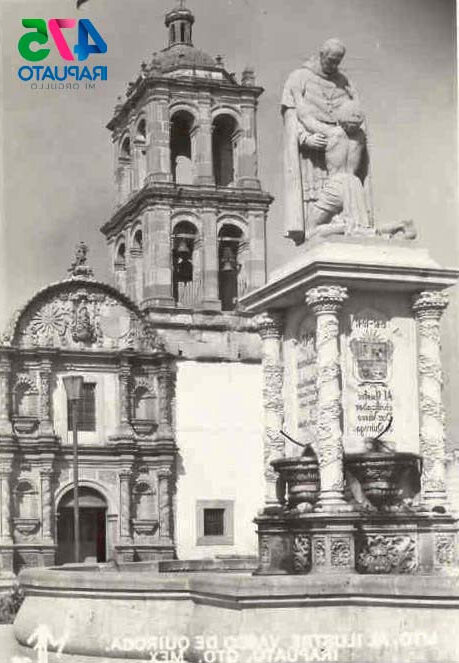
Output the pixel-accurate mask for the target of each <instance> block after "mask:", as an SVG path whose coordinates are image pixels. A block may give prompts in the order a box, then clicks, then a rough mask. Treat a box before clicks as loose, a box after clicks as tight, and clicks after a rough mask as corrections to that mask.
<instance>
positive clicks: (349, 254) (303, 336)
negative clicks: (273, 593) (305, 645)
mask: <svg viewBox="0 0 459 663" xmlns="http://www.w3.org/2000/svg"><path fill="white" fill-rule="evenodd" d="M458 276H459V272H458V271H457V270H454V269H443V268H441V267H440V266H439V265H438V264H437V263H436V262H435V261H434V260H433V259H432V258H431V257H430V256H429V254H428V252H427V251H426V250H425V249H423V248H422V247H420V246H419V245H417V244H416V243H414V242H409V241H407V240H397V239H391V240H388V239H384V238H381V237H352V236H349V237H340V238H337V237H329V238H323V239H318V238H317V239H314V240H311V241H310V242H308V244H307V250H306V251H305V252H303V253H301V255H299V257H298V258H297V259H296V260H293V261H292V262H290V263H288V264H287V265H285V266H284V267H282V268H281V269H278V270H277V271H276V272H274V273H273V274H272V276H271V279H270V280H269V281H268V283H267V284H266V285H265V286H263V287H262V288H259V289H258V290H255V291H253V292H251V293H250V294H248V295H246V296H245V297H243V298H242V300H241V304H242V306H243V307H244V308H245V310H247V311H250V312H252V313H259V314H261V315H260V317H259V321H260V322H259V325H260V334H261V336H262V339H263V362H264V376H265V384H264V394H266V395H267V396H266V398H265V415H266V416H265V422H266V423H265V426H266V430H265V437H264V440H265V449H264V457H265V477H266V482H267V486H268V487H267V490H266V491H265V492H266V495H267V496H269V499H267V501H266V506H267V507H268V506H269V508H266V509H265V511H264V512H263V513H262V514H261V515H260V516H259V517H258V518H257V519H256V522H257V525H258V533H259V539H260V566H259V569H258V573H259V574H288V573H308V572H313V573H320V572H324V573H327V574H330V573H333V572H340V571H343V570H345V571H346V573H350V572H354V571H355V570H356V571H358V572H360V573H434V574H435V573H441V572H443V570H444V569H445V568H446V569H447V568H448V567H449V566H454V564H455V563H456V552H455V548H456V536H457V524H456V521H455V519H454V518H453V517H452V516H451V515H449V506H448V502H447V498H446V475H445V465H446V454H445V442H444V440H445V433H444V417H443V404H442V393H441V383H442V378H441V376H442V366H441V362H440V319H441V316H442V313H443V311H444V309H445V308H446V305H447V298H446V295H445V294H444V292H443V291H444V290H445V288H446V287H448V286H451V285H453V284H454V283H456V281H457V278H458ZM270 321H271V323H270ZM273 366H274V367H275V369H276V375H277V376H278V378H279V379H278V382H279V384H277V386H276V391H277V393H278V394H279V398H278V401H279V402H278V401H276V403H275V405H276V410H275V414H276V419H275V423H276V426H277V429H274V427H273V421H274V420H273V417H272V416H271V411H272V409H273V399H272V398H268V396H269V394H270V393H271V391H270V383H272V374H273ZM280 394H281V396H280ZM281 428H282V429H283V430H284V431H286V432H287V433H288V434H289V435H290V436H291V437H292V438H293V439H294V440H296V441H297V442H299V443H300V444H303V445H304V444H306V443H309V444H310V445H311V446H312V447H313V449H314V451H315V454H316V456H317V461H318V467H319V478H320V487H319V489H318V495H317V499H315V500H311V501H310V504H307V505H306V507H305V509H306V511H307V512H305V513H303V514H301V515H299V514H298V511H297V512H295V511H294V510H292V511H291V512H290V513H289V511H288V509H285V508H284V503H285V496H284V495H283V494H281V493H282V490H280V491H279V490H278V491H277V494H276V496H275V497H274V498H273V489H272V486H273V485H275V482H276V477H275V473H274V472H273V467H274V468H276V467H278V466H279V467H281V466H282V463H281V465H279V461H277V464H276V462H274V463H273V461H276V460H277V459H278V458H279V457H282V456H284V457H287V458H291V459H293V460H294V458H295V457H298V456H299V455H300V454H301V450H300V449H299V448H298V446H297V445H295V444H293V443H291V442H283V443H282V445H281V444H280V441H279V430H278V429H281ZM379 438H381V439H379ZM375 439H377V440H378V442H377V444H379V446H376V447H375V446H374V445H375V444H376V443H375V442H372V440H375ZM372 445H373V447H372ZM346 457H347V459H348V462H347V463H346V465H345V458H346ZM419 457H421V458H422V462H421V463H420V464H419ZM351 461H352V462H351ZM272 463H273V464H272ZM352 463H353V464H352ZM419 467H422V471H419ZM300 469H301V468H300ZM292 471H293V470H292ZM298 471H299V470H298ZM303 474H304V472H303ZM273 475H274V476H273ZM305 477H306V475H305ZM305 477H303V479H302V481H303V482H304V481H305V480H306V479H305ZM306 478H307V477H306ZM281 483H282V481H281ZM300 483H301V481H300ZM276 499H277V504H278V509H277V510H276ZM289 501H290V502H291V496H290V497H289ZM289 506H290V507H292V503H290V504H289ZM293 506H294V505H293ZM292 514H295V515H292Z"/></svg>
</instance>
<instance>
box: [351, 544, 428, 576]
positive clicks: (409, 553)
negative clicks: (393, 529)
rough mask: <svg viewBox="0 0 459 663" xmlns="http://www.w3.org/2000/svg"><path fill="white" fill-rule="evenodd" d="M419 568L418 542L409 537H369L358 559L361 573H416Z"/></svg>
mask: <svg viewBox="0 0 459 663" xmlns="http://www.w3.org/2000/svg"><path fill="white" fill-rule="evenodd" d="M417 566H418V561H417V548H416V541H415V539H414V538H413V537H411V536H409V535H402V536H386V535H383V534H371V535H368V536H367V537H366V540H365V542H364V544H363V546H362V547H361V549H360V553H359V555H358V559H357V568H358V570H359V571H360V572H361V573H415V572H416V569H417Z"/></svg>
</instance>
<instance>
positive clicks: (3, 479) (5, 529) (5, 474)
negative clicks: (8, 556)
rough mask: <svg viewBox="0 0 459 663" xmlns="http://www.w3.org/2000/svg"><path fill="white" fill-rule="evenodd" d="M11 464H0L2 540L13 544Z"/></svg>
mask: <svg viewBox="0 0 459 663" xmlns="http://www.w3.org/2000/svg"><path fill="white" fill-rule="evenodd" d="M10 480H11V465H10V464H6V463H3V464H2V465H0V502H1V514H0V541H1V543H2V544H3V545H5V544H11V543H12V542H13V538H12V536H11V488H10Z"/></svg>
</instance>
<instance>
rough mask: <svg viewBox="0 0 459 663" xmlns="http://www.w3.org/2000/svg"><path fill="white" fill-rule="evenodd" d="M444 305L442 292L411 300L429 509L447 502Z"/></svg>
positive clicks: (425, 500) (423, 481)
mask: <svg viewBox="0 0 459 663" xmlns="http://www.w3.org/2000/svg"><path fill="white" fill-rule="evenodd" d="M447 305H448V299H447V297H446V295H445V294H444V293H442V292H428V291H426V292H421V293H420V294H419V295H417V296H416V297H415V299H414V301H413V311H414V314H415V317H416V321H417V327H418V375H419V433H420V453H421V455H422V458H423V469H422V477H421V492H422V502H423V504H424V506H426V507H427V508H429V509H432V507H434V506H445V505H446V483H445V465H446V459H445V424H444V411H443V404H442V394H441V391H442V371H441V359H440V318H441V316H442V314H443V311H444V310H445V308H446V306H447Z"/></svg>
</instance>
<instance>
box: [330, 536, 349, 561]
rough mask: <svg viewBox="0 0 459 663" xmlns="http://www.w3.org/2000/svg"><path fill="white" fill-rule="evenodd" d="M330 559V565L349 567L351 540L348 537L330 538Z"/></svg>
mask: <svg viewBox="0 0 459 663" xmlns="http://www.w3.org/2000/svg"><path fill="white" fill-rule="evenodd" d="M330 561H331V565H332V566H343V567H349V566H350V565H351V561H352V554H351V542H350V540H349V539H348V538H347V539H345V538H341V539H338V538H334V539H332V540H331V548H330Z"/></svg>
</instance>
